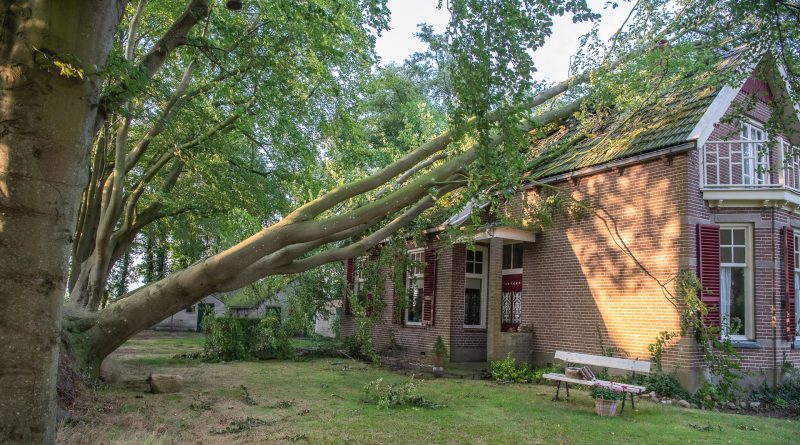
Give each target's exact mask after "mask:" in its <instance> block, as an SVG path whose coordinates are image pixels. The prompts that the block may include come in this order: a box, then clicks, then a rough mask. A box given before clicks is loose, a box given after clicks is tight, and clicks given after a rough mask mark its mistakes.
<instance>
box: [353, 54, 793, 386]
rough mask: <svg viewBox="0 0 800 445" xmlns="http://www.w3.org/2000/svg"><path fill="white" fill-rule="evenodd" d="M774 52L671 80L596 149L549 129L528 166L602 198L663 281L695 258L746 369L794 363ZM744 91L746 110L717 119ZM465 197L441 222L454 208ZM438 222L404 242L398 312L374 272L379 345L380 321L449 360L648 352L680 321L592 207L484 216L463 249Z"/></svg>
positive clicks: (690, 353) (695, 377) (715, 313)
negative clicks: (693, 86)
mask: <svg viewBox="0 0 800 445" xmlns="http://www.w3.org/2000/svg"><path fill="white" fill-rule="evenodd" d="M770 66H771V65H769V64H762V65H760V66H759V68H758V71H754V73H756V72H758V73H759V75H758V76H756V75H755V74H754V75H753V76H751V77H750V78H749V79H747V80H746V81H745V82H744V83H743V84H742V85H738V86H725V87H723V88H711V87H709V88H706V89H704V90H702V91H701V92H699V93H695V94H683V95H681V94H677V95H676V97H675V98H671V99H669V100H670V101H671V103H669V109H670V110H671V111H672V112H671V113H670V115H669V116H660V117H647V116H645V117H644V119H639V120H636V127H635V128H626V129H623V131H628V132H629V134H630V135H631V136H630V137H628V138H619V139H618V140H621V141H622V142H621V143H617V144H616V145H614V146H612V147H609V148H603V149H602V150H598V148H597V145H598V144H599V143H601V142H602V139H603V136H602V135H601V136H597V137H595V138H590V139H588V140H585V141H583V142H581V143H580V144H579V145H578V146H577V147H574V148H572V149H571V150H569V151H568V152H566V153H558V152H556V151H555V150H554V149H553V148H552V146H554V145H556V144H543V145H542V146H541V147H537V148H534V150H540V153H539V154H540V157H541V158H543V159H546V160H547V163H546V164H543V165H542V166H541V167H540V168H538V169H537V171H540V172H543V173H542V174H541V175H540V176H539V177H538V178H537V180H538V181H540V182H543V183H547V184H550V185H553V186H556V187H559V188H560V189H561V190H564V191H567V192H569V193H571V194H572V196H573V197H575V198H579V199H586V200H588V201H589V202H591V203H592V204H593V205H595V206H598V207H599V208H602V209H603V210H604V211H605V212H606V213H607V215H609V216H610V217H611V218H613V220H614V221H615V222H616V228H617V230H618V233H619V237H620V238H621V239H622V240H624V241H625V242H626V243H627V245H628V246H629V247H630V249H631V251H632V252H633V253H634V255H635V257H636V258H637V259H638V260H639V261H640V262H641V263H642V264H643V265H644V266H645V267H646V268H647V270H648V271H649V272H650V273H652V274H653V275H654V276H655V277H657V278H658V279H659V280H661V281H663V282H667V283H669V284H668V286H672V287H674V281H670V278H672V277H674V276H676V274H677V273H678V272H679V271H681V270H691V271H694V272H696V273H698V276H699V277H700V278H701V281H702V284H703V287H704V288H706V289H708V292H707V293H704V294H703V296H702V299H703V300H704V302H705V303H706V304H707V305H708V306H709V307H710V312H709V318H708V320H709V322H711V323H716V324H720V323H721V325H722V330H723V332H725V335H730V336H731V339H732V340H733V341H734V343H735V346H736V348H737V349H738V350H739V351H740V352H741V353H742V356H743V364H744V366H745V367H746V368H747V369H749V370H752V371H754V377H756V378H757V379H763V377H766V378H768V379H769V378H770V375H771V372H772V371H771V370H772V369H773V368H774V367H775V366H776V365H777V367H778V368H780V366H781V365H782V363H783V362H784V361H788V362H791V363H793V364H794V365H795V366H800V351H799V350H798V349H796V348H798V347H800V341H798V337H795V335H796V331H797V327H796V323H797V322H796V320H798V319H800V317H798V314H797V311H798V309H797V306H800V305H795V304H794V302H795V299H796V297H795V293H796V292H798V291H799V290H800V258H797V257H796V255H798V254H800V157H798V156H796V155H795V153H794V152H793V151H792V150H793V148H792V147H796V146H798V145H800V141H798V140H789V138H787V137H784V136H782V135H781V136H775V135H768V134H767V131H766V129H765V123H766V122H767V121H768V119H769V116H770V109H771V108H770V104H771V103H778V102H773V101H776V99H777V98H780V99H787V97H788V96H787V94H786V88H787V86H786V83H785V82H784V81H783V77H782V76H781V75H780V74H779V72H780V71H779V70H778V69H775V68H770ZM759 79H768V80H766V81H762V80H759ZM743 103H748V104H750V106H748V107H738V108H745V111H744V114H745V116H744V117H743V118H742V119H738V118H737V119H735V120H733V121H731V122H730V123H728V120H726V119H725V117H726V116H727V117H730V116H731V115H732V114H733V113H735V112H734V109H735V108H737V107H736V105H737V104H743ZM781 103H782V102H781ZM796 109H797V107H796V105H795V106H794V109H793V110H791V113H795V110H796ZM644 114H646V113H644ZM795 116H796V114H795ZM768 136H770V137H768ZM542 193H543V192H542V190H541V189H540V188H537V187H535V186H529V187H527V188H526V189H525V191H524V192H523V193H521V194H520V195H519V196H518V200H517V201H515V202H507V203H506V208H505V210H504V211H505V212H507V213H508V214H510V215H515V216H518V217H523V219H524V215H522V212H523V208H524V207H525V206H524V204H525V203H530V202H533V201H535V200H536V199H538V197H539V196H541V194H542ZM469 210H470V209H468V210H467V211H465V212H464V213H463V214H462V215H459V216H457V217H454V218H452V219H451V220H450V221H448V224H450V225H459V224H461V223H462V222H463V221H464V220H466V218H467V217H468V215H469ZM441 229H442V227H440V228H437V229H432V230H429V231H428V232H429V236H428V243H427V244H426V245H423V246H419V248H416V249H411V250H409V255H410V256H412V257H413V258H415V259H417V260H420V261H422V262H424V263H425V267H424V268H416V269H414V270H409V271H408V273H407V274H406V280H407V281H406V283H407V286H406V287H407V288H408V289H409V292H410V296H409V308H407V309H404V310H402V311H399V312H402V314H401V316H400V317H396V316H393V314H394V313H395V312H394V305H395V304H396V301H394V299H393V289H392V287H393V286H392V283H391V282H389V281H388V280H387V282H386V283H385V292H384V302H385V303H386V308H385V310H384V311H383V314H382V316H381V317H380V318H381V320H380V322H378V323H377V324H376V325H375V326H374V327H373V328H372V337H373V341H374V342H375V345H376V347H377V348H378V350H381V349H382V348H386V347H387V345H388V342H389V337H390V335H391V336H393V337H394V338H395V339H396V341H397V343H398V344H399V345H400V346H401V347H402V353H403V354H404V355H405V356H406V358H408V359H411V360H416V361H421V362H426V361H429V360H430V356H431V349H432V347H433V343H434V341H435V339H436V337H437V336H442V338H443V339H444V340H445V343H446V344H447V345H448V346H449V350H450V351H451V361H454V362H465V361H487V360H493V359H500V358H504V357H505V356H506V355H507V354H509V353H510V354H512V355H513V356H514V357H516V358H517V359H518V360H521V361H527V362H531V363H534V364H537V365H543V364H546V363H549V362H552V360H553V353H554V352H555V351H556V350H568V351H576V352H585V353H592V354H598V353H600V352H601V344H600V343H601V341H602V343H603V344H604V346H605V347H614V348H617V350H619V351H620V354H624V355H627V356H628V357H630V358H641V359H648V358H649V352H648V350H647V346H648V344H650V343H652V342H653V341H654V340H655V339H656V337H657V336H658V334H659V333H660V332H661V331H679V328H680V317H679V314H678V311H677V310H676V308H675V307H673V305H672V304H671V303H669V302H668V301H667V299H666V298H665V296H664V295H663V293H662V289H661V288H660V287H659V285H658V283H656V282H655V281H654V280H653V279H651V278H650V277H648V276H647V275H646V274H645V273H644V272H643V271H642V270H641V269H640V268H639V267H637V265H636V264H635V262H634V261H633V260H632V259H631V258H630V257H628V256H626V255H625V254H624V252H623V251H622V250H620V248H619V247H618V246H617V244H616V243H615V239H614V236H612V233H610V232H609V230H607V228H606V226H605V225H604V223H603V221H601V220H600V219H598V218H594V217H589V218H585V219H582V220H575V219H568V218H565V217H558V218H557V219H556V220H555V223H554V224H553V226H552V228H550V229H547V230H545V231H544V232H541V233H534V232H532V231H528V230H524V229H520V228H517V227H504V226H500V225H496V224H487V225H486V226H485V227H482V228H481V229H479V230H478V231H477V234H476V235H475V239H474V241H475V244H474V246H475V247H474V250H472V249H468V248H467V247H466V245H465V244H445V243H442V245H441V246H440V245H439V238H438V236H437V233H438V232H437V230H441ZM356 264H358V261H355V262H354V261H353V260H349V261H347V262H346V266H345V267H346V275H347V281H348V285H349V288H350V289H353V288H354V287H356V288H357V287H358V281H359V280H358V270H357V267H356V266H355V265H356ZM673 290H674V289H673ZM348 306H349V305H348V301H347V299H345V310H344V312H345V315H344V316H343V319H342V332H343V334H344V335H345V336H346V335H352V334H353V333H355V332H356V329H357V320H355V318H354V317H353V316H352V314H351V313H350V311H349V308H348ZM773 311H774V314H775V316H776V318H777V323H776V325H775V326H773V324H772V317H773ZM732 320H733V321H734V322H733V323H731V321H732ZM692 342H693V340H690V339H685V338H684V339H681V340H680V341H677V342H673V343H672V344H671V345H670V346H669V347H668V349H667V350H666V352H665V355H664V360H663V361H664V365H665V367H666V368H675V369H677V371H678V376H679V378H680V379H681V380H682V381H683V383H684V384H685V385H686V386H687V387H690V388H693V387H696V386H697V384H698V383H699V379H700V378H701V376H702V366H703V364H702V359H701V357H700V355H699V354H698V352H697V349H696V347H694V346H693V344H692Z"/></svg>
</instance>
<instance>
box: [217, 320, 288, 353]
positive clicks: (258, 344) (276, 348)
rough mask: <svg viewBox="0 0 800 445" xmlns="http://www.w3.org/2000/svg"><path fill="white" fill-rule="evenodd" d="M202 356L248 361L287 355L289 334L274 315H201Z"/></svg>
mask: <svg viewBox="0 0 800 445" xmlns="http://www.w3.org/2000/svg"><path fill="white" fill-rule="evenodd" d="M203 332H205V342H204V345H203V359H204V360H206V361H214V362H216V361H232V360H251V359H254V358H274V357H282V358H283V357H287V356H289V355H290V354H291V353H292V346H291V341H290V338H289V335H288V334H287V332H286V330H285V329H284V327H283V326H282V325H281V320H280V318H279V317H278V316H276V315H275V314H268V315H267V316H266V317H263V318H239V317H214V316H213V314H211V313H209V314H207V315H206V316H204V317H203Z"/></svg>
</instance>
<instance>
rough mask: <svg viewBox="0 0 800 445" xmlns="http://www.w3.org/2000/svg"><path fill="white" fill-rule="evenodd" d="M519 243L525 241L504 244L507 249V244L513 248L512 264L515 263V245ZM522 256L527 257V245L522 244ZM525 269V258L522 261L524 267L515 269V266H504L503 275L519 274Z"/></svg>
mask: <svg viewBox="0 0 800 445" xmlns="http://www.w3.org/2000/svg"><path fill="white" fill-rule="evenodd" d="M517 244H524V243H522V242H519V243H508V244H503V249H505V248H506V246H508V247H510V248H511V265H512V266H513V265H514V247H513V246H515V245H517ZM522 258H525V246H522ZM523 269H525V260H524V259H523V261H522V267H517V268H515V269H514V268H512V269H505V268H503V272H502V273H503V275H518V274H521V273H522V271H523Z"/></svg>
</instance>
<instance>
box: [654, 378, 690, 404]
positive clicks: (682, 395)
mask: <svg viewBox="0 0 800 445" xmlns="http://www.w3.org/2000/svg"><path fill="white" fill-rule="evenodd" d="M644 385H645V386H646V387H647V390H648V391H655V392H656V394H658V395H659V396H661V397H669V398H672V399H686V398H688V396H689V393H687V392H686V390H685V389H683V387H681V384H680V383H679V382H678V379H677V378H675V374H672V373H663V372H655V373H653V374H650V375H648V376H647V377H646V378H645V380H644Z"/></svg>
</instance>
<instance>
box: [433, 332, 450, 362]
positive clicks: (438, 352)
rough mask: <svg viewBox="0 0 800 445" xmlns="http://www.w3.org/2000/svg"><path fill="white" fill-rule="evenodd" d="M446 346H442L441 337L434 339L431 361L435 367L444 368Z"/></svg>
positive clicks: (446, 354)
mask: <svg viewBox="0 0 800 445" xmlns="http://www.w3.org/2000/svg"><path fill="white" fill-rule="evenodd" d="M447 356H448V353H447V346H445V344H444V339H442V336H441V335H438V336H437V337H436V343H434V344H433V360H434V363H435V364H436V366H444V363H445V362H446V361H447Z"/></svg>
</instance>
